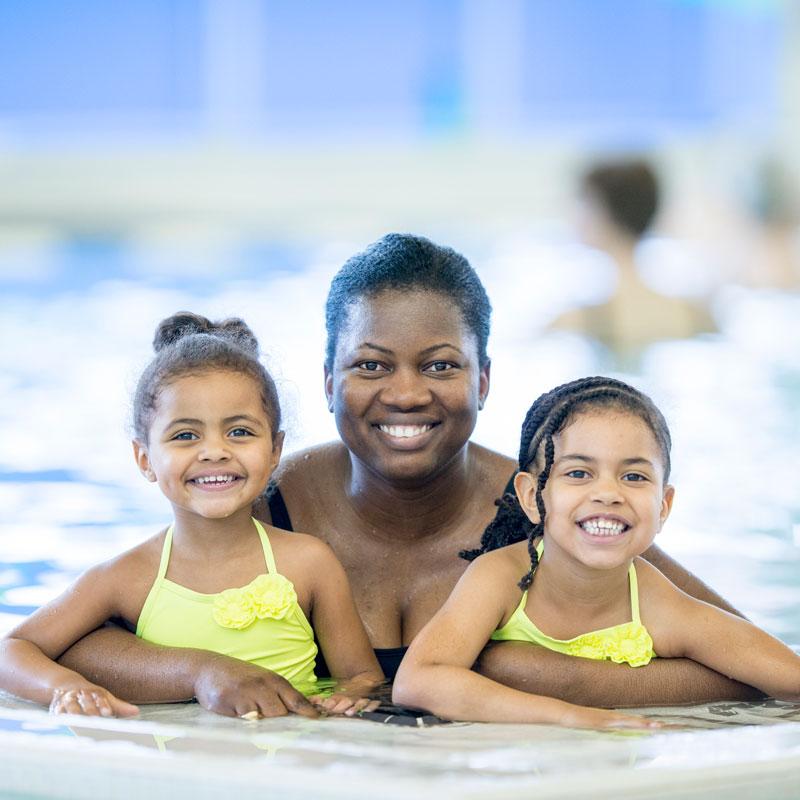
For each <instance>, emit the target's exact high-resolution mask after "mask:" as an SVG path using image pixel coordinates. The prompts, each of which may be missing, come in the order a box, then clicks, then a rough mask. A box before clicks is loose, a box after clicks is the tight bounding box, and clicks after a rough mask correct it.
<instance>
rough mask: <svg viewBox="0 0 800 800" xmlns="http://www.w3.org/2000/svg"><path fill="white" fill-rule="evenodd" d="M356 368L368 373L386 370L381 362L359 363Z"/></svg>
mask: <svg viewBox="0 0 800 800" xmlns="http://www.w3.org/2000/svg"><path fill="white" fill-rule="evenodd" d="M356 367H358V369H363V370H365V371H366V372H382V371H383V370H385V369H386V367H384V366H383V364H381V363H380V362H379V361H359V362H358V364H356Z"/></svg>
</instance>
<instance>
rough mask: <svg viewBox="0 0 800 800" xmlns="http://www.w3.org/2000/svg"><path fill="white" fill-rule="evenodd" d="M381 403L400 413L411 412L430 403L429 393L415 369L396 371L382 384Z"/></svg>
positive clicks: (399, 369)
mask: <svg viewBox="0 0 800 800" xmlns="http://www.w3.org/2000/svg"><path fill="white" fill-rule="evenodd" d="M380 399H381V402H382V403H383V404H384V405H385V406H391V407H392V408H397V409H400V410H402V411H413V410H414V409H415V408H421V407H424V406H426V405H428V403H430V402H431V391H430V389H429V387H428V385H427V383H426V380H425V378H424V377H423V376H422V375H420V374H419V372H418V371H417V370H416V369H413V368H409V369H403V368H398V369H396V370H395V371H394V372H393V373H392V374H391V375H390V376H389V378H388V380H387V381H386V382H385V383H384V385H383V388H382V390H381V394H380Z"/></svg>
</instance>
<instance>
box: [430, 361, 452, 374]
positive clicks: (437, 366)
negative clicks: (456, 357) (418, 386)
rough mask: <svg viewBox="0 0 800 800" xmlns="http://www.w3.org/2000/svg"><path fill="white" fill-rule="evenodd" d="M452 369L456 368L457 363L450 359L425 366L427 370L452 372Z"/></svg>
mask: <svg viewBox="0 0 800 800" xmlns="http://www.w3.org/2000/svg"><path fill="white" fill-rule="evenodd" d="M452 369H455V364H451V363H450V362H449V361H434V362H433V363H431V364H428V366H426V367H425V371H426V372H450V370H452Z"/></svg>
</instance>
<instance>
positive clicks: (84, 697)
mask: <svg viewBox="0 0 800 800" xmlns="http://www.w3.org/2000/svg"><path fill="white" fill-rule="evenodd" d="M77 697H78V705H79V706H80V707H81V711H82V712H83V713H84V714H85V715H86V716H87V717H99V716H100V709H99V708H98V707H97V703H96V702H95V699H94V693H93V692H88V691H86V690H85V689H80V690H79V691H78V693H77Z"/></svg>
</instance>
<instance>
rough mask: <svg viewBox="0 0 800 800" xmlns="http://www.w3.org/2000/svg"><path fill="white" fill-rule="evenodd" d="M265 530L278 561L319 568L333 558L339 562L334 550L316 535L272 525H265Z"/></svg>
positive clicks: (299, 566) (303, 567)
mask: <svg viewBox="0 0 800 800" xmlns="http://www.w3.org/2000/svg"><path fill="white" fill-rule="evenodd" d="M265 530H266V532H267V535H268V536H269V541H270V545H271V546H272V552H273V553H274V554H275V559H276V561H279V562H281V563H283V564H287V563H288V564H292V565H294V566H295V567H296V568H302V569H313V568H318V567H320V566H324V565H326V564H329V563H330V562H331V560H333V561H334V562H336V563H338V561H337V559H336V556H335V555H334V553H333V550H332V549H331V548H330V547H329V546H328V545H327V544H325V542H323V541H322V540H321V539H319V538H317V537H316V536H311V535H310V534H308V533H297V532H294V531H291V532H290V531H282V530H280V529H279V528H273V527H272V526H268V527H267V526H265Z"/></svg>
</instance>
